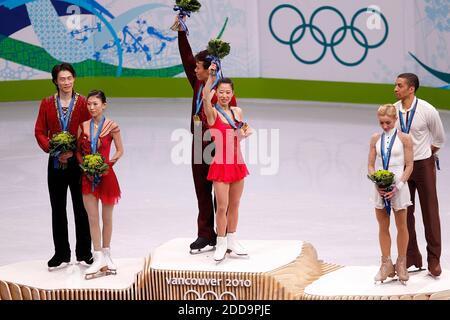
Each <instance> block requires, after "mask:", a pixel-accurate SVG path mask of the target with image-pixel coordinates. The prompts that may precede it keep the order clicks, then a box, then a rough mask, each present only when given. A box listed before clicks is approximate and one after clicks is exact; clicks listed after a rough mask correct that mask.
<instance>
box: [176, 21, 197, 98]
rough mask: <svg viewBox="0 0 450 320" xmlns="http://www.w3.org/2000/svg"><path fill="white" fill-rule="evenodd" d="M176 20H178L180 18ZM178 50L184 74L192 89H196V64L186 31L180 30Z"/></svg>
mask: <svg viewBox="0 0 450 320" xmlns="http://www.w3.org/2000/svg"><path fill="white" fill-rule="evenodd" d="M185 18H186V17H185ZM176 19H178V16H177V17H176ZM178 50H180V56H181V61H182V62H183V67H184V72H185V73H186V76H187V78H188V80H189V83H190V84H191V87H192V88H193V89H194V86H195V81H196V80H197V76H196V75H195V67H196V63H195V58H194V55H193V53H192V49H191V45H190V44H189V41H188V38H187V35H186V32H185V31H180V30H178Z"/></svg>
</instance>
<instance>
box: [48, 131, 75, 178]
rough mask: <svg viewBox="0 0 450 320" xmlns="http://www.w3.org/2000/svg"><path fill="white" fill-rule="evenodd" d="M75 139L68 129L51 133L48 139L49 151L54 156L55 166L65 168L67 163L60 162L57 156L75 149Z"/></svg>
mask: <svg viewBox="0 0 450 320" xmlns="http://www.w3.org/2000/svg"><path fill="white" fill-rule="evenodd" d="M76 148H77V145H76V139H75V137H74V136H73V135H72V134H71V133H70V132H68V131H61V132H59V133H56V134H54V135H53V137H52V138H51V139H50V150H49V153H50V155H51V156H52V157H54V165H55V168H59V169H66V168H67V163H62V162H60V161H59V159H58V157H59V156H60V155H61V154H62V153H65V152H69V151H74V150H76Z"/></svg>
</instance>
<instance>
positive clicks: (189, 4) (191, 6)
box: [175, 0, 202, 12]
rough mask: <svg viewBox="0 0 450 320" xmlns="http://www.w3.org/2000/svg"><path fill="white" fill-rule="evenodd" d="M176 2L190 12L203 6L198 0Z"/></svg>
mask: <svg viewBox="0 0 450 320" xmlns="http://www.w3.org/2000/svg"><path fill="white" fill-rule="evenodd" d="M175 3H176V4H177V6H179V7H180V8H182V9H183V10H185V11H190V12H197V11H199V10H200V8H201V7H202V5H201V4H200V2H198V1H197V0H175Z"/></svg>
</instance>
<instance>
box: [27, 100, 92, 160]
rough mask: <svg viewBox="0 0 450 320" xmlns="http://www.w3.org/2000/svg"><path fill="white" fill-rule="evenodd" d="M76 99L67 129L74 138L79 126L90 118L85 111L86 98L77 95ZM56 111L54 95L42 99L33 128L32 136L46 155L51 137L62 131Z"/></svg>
mask: <svg viewBox="0 0 450 320" xmlns="http://www.w3.org/2000/svg"><path fill="white" fill-rule="evenodd" d="M76 99H77V100H76V103H75V105H74V108H73V110H72V115H71V117H70V119H69V125H68V128H67V129H68V131H69V132H70V133H71V134H73V135H74V136H75V137H76V136H77V134H78V127H79V126H80V124H81V123H83V122H84V121H86V120H89V119H90V118H91V115H90V114H89V111H88V109H87V104H86V98H85V97H83V96H81V95H78V94H77V98H76ZM57 110H58V108H57V106H56V99H55V95H53V96H50V97H47V98H44V99H42V101H41V106H40V107H39V114H38V117H37V119H36V125H35V127H34V136H35V137H36V140H37V143H38V144H39V146H40V147H41V149H42V150H44V152H47V153H48V152H49V148H50V139H51V137H52V136H53V135H54V134H55V133H58V132H61V131H62V128H61V123H60V121H59V118H58V111H57Z"/></svg>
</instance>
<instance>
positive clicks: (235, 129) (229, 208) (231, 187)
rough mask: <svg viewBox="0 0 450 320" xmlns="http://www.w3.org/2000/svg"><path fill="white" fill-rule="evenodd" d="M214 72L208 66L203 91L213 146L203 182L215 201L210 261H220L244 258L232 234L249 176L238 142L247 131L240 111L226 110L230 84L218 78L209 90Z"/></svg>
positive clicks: (235, 227)
mask: <svg viewBox="0 0 450 320" xmlns="http://www.w3.org/2000/svg"><path fill="white" fill-rule="evenodd" d="M215 70H216V65H215V64H211V66H210V67H209V78H208V81H207V82H206V84H205V87H204V89H203V103H204V106H205V107H204V108H205V115H206V118H207V122H208V126H209V128H210V133H211V136H212V138H213V140H214V143H215V145H216V150H215V155H214V159H213V161H212V163H211V165H210V167H209V172H208V177H207V179H208V180H210V181H212V182H213V186H214V192H215V195H216V199H217V212H216V226H217V245H216V252H215V253H214V260H215V261H216V262H220V261H222V260H223V259H224V258H225V254H226V253H227V251H228V252H230V251H231V252H234V253H235V254H237V255H243V256H246V255H247V251H246V249H245V248H244V247H243V246H242V245H241V244H240V243H239V242H238V241H237V239H236V234H235V233H236V229H237V224H238V214H239V212H238V211H239V202H240V199H241V196H242V192H243V190H244V178H245V177H246V176H247V175H248V174H249V172H248V170H247V166H246V165H245V163H244V160H243V157H242V154H241V148H240V145H239V142H240V140H241V139H243V138H246V137H247V136H248V135H249V134H250V133H251V131H250V129H249V128H248V127H247V126H244V127H242V125H243V124H244V123H243V122H242V119H243V115H242V110H241V109H240V108H238V107H230V101H231V99H232V97H233V95H234V92H233V90H234V87H233V82H232V81H231V80H230V79H228V78H223V79H220V80H219V82H218V84H217V89H216V90H212V91H211V86H212V84H213V82H214V80H215ZM216 91H217V92H216ZM215 94H216V95H217V99H218V103H217V104H215V105H214V106H213V105H212V103H211V99H212V98H213V97H214V95H215Z"/></svg>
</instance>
